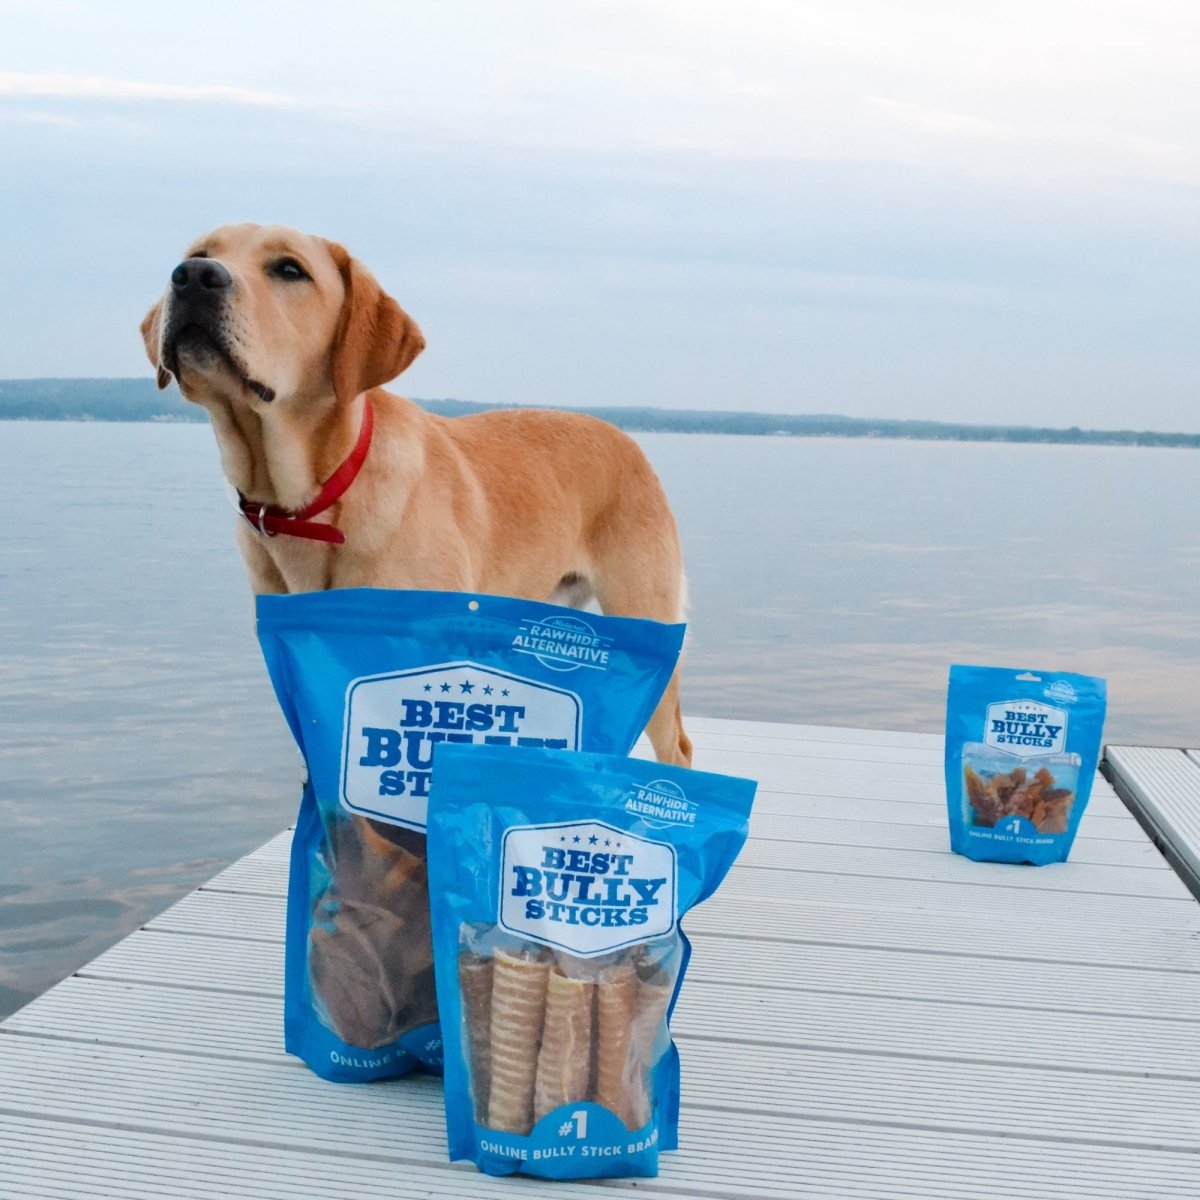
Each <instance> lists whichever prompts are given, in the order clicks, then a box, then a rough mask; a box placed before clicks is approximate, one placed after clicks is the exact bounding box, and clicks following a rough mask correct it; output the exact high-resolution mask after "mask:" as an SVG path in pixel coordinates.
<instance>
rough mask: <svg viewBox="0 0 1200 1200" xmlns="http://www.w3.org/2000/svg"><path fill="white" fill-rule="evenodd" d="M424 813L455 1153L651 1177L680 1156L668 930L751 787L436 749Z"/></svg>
mask: <svg viewBox="0 0 1200 1200" xmlns="http://www.w3.org/2000/svg"><path fill="white" fill-rule="evenodd" d="M435 759H436V763H437V770H436V778H435V781H434V786H433V794H432V797H431V803H430V809H429V885H430V897H431V904H432V908H433V938H434V947H435V951H436V953H435V959H436V969H437V989H438V1003H439V1006H440V1008H441V1012H442V1019H443V1024H444V1028H445V1029H446V1038H447V1041H446V1047H445V1052H446V1125H447V1132H448V1136H449V1142H450V1157H451V1158H452V1159H463V1158H465V1159H471V1160H473V1161H474V1162H475V1163H476V1165H477V1166H479V1168H480V1169H481V1170H483V1171H486V1172H488V1173H489V1174H493V1175H507V1174H511V1173H512V1172H514V1171H523V1172H525V1173H526V1174H530V1175H541V1176H544V1177H547V1178H551V1179H579V1178H590V1177H593V1176H616V1175H654V1174H656V1173H657V1171H658V1152H659V1151H660V1150H673V1149H675V1147H676V1145H677V1141H678V1135H677V1129H678V1119H679V1056H678V1054H677V1053H676V1051H675V1047H674V1044H673V1043H672V1042H671V1038H670V1034H669V1032H668V1028H667V1019H668V1016H669V1014H670V1012H671V1009H672V1007H673V1005H674V1002H675V996H676V994H677V992H678V990H679V986H680V983H681V981H682V978H683V973H684V970H685V968H686V967H687V962H688V956H689V954H690V947H689V945H688V940H687V938H686V937H685V936H684V934H683V931H682V930H681V929H680V927H679V921H680V918H681V917H682V916H683V915H684V913H686V912H687V911H688V909H689V908H691V907H692V906H693V905H694V904H697V903H699V902H700V901H701V900H703V899H705V898H706V897H707V896H709V895H711V894H712V892H713V891H714V890H715V889H716V887H717V885H718V884H719V883H720V882H721V880H722V879H723V878H724V877H725V874H726V872H727V871H728V870H729V868H730V866H731V865H732V863H733V860H734V858H735V857H736V856H737V853H738V851H739V850H740V849H741V846H742V843H743V842H744V841H745V838H746V826H747V822H748V820H749V816H750V805H751V801H752V800H753V798H754V790H755V785H754V784H753V783H752V782H750V781H749V780H746V779H732V778H728V777H726V776H723V775H708V774H704V773H702V772H699V771H688V770H685V769H683V768H681V767H668V766H664V765H662V764H661V763H655V762H646V761H643V760H640V759H628V758H616V757H613V756H609V755H599V754H570V753H564V752H562V751H558V750H520V749H518V750H504V749H499V748H489V747H486V746H484V747H479V746H475V747H467V746H450V745H447V746H441V747H439V748H438V751H437V754H436V756H435Z"/></svg>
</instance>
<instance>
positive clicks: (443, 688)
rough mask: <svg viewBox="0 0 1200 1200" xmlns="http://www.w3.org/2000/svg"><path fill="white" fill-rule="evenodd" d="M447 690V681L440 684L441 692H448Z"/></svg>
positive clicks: (448, 688) (448, 687) (448, 686)
mask: <svg viewBox="0 0 1200 1200" xmlns="http://www.w3.org/2000/svg"><path fill="white" fill-rule="evenodd" d="M449 690H450V685H449V684H448V683H443V684H442V691H443V692H448V691H449Z"/></svg>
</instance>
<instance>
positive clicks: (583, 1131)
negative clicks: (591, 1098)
mask: <svg viewBox="0 0 1200 1200" xmlns="http://www.w3.org/2000/svg"><path fill="white" fill-rule="evenodd" d="M571 1120H572V1121H574V1122H575V1137H576V1138H577V1139H580V1138H585V1137H587V1109H586V1108H580V1109H577V1110H576V1111H575V1112H573V1113H572V1114H571Z"/></svg>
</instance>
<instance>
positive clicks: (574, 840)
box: [571, 834, 579, 843]
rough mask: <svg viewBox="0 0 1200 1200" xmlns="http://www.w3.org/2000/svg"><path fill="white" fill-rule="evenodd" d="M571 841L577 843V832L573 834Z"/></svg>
mask: <svg viewBox="0 0 1200 1200" xmlns="http://www.w3.org/2000/svg"><path fill="white" fill-rule="evenodd" d="M571 841H573V842H576V843H578V841H579V834H576V835H575V836H574V837H573V838H572V839H571Z"/></svg>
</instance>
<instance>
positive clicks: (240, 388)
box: [142, 224, 425, 415]
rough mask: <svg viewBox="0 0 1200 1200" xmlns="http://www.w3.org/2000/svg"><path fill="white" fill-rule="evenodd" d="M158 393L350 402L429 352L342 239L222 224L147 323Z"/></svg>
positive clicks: (238, 400) (265, 405)
mask: <svg viewBox="0 0 1200 1200" xmlns="http://www.w3.org/2000/svg"><path fill="white" fill-rule="evenodd" d="M142 337H143V339H144V340H145V343H146V353H147V354H148V355H149V356H150V361H151V363H153V364H154V366H155V367H156V368H157V371H158V386H159V387H160V388H163V387H166V386H167V384H168V383H170V381H171V376H172V375H174V376H175V378H176V379H177V380H178V381H179V390H180V391H181V392H182V393H183V394H184V396H186V397H187V398H188V399H189V400H194V401H196V402H197V403H201V404H209V403H212V402H224V403H227V404H246V405H249V406H251V407H252V408H255V409H257V410H259V411H260V412H262V413H263V414H264V415H266V413H267V412H268V411H269V410H270V408H271V406H274V405H280V404H282V405H286V406H288V407H291V406H292V405H303V404H305V403H311V402H314V401H316V400H320V399H324V398H328V397H330V396H333V397H336V399H337V400H338V401H340V402H342V403H345V402H347V401H349V400H351V399H352V398H353V397H354V396H356V395H358V394H359V393H360V392H364V391H367V390H368V389H369V388H373V387H378V386H379V385H380V384H383V383H387V382H388V380H390V379H394V378H395V377H396V376H397V375H399V374H400V372H401V371H403V370H404V369H405V367H407V366H408V365H409V363H411V362H412V360H413V359H414V358H416V356H417V355H418V354H420V352H421V351H422V350H423V349H424V347H425V339H424V338H423V337H422V336H421V331H420V330H419V329H418V328H417V326H416V324H415V323H414V322H413V320H412V319H411V318H410V317H409V316H408V315H407V314H406V313H405V312H404V310H403V309H401V308H400V306H399V305H398V304H397V303H396V302H395V301H394V300H393V299H392V298H391V297H390V296H389V295H387V294H386V293H385V292H384V291H383V289H382V288H381V287H380V286H379V284H378V283H377V282H376V280H375V277H374V276H373V275H372V274H371V273H370V272H369V271H368V270H367V269H366V268H365V267H364V266H363V265H362V264H361V263H360V262H358V261H357V260H356V259H354V258H351V256H350V255H349V254H348V253H347V252H346V251H345V249H343V248H342V247H341V246H339V245H338V244H337V243H336V242H329V241H326V240H325V239H324V238H319V237H313V236H311V235H310V234H305V233H299V232H298V231H296V230H294V229H287V228H284V227H283V226H280V225H249V224H244V225H224V226H222V227H221V228H220V229H216V230H214V231H213V232H212V233H210V234H208V235H207V236H205V237H202V238H200V239H199V240H197V241H196V242H194V243H193V244H192V246H191V248H190V249H189V250H188V252H187V254H186V255H184V258H183V261H182V262H181V263H179V265H178V266H177V267H176V268H175V269H174V270H173V271H172V272H171V278H170V283H169V284H168V286H167V290H166V293H165V294H164V295H163V297H162V299H161V300H159V302H158V303H157V304H155V305H154V307H153V308H152V309H151V310H150V311H149V312H148V313H147V314H146V318H145V320H144V321H143V322H142Z"/></svg>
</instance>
